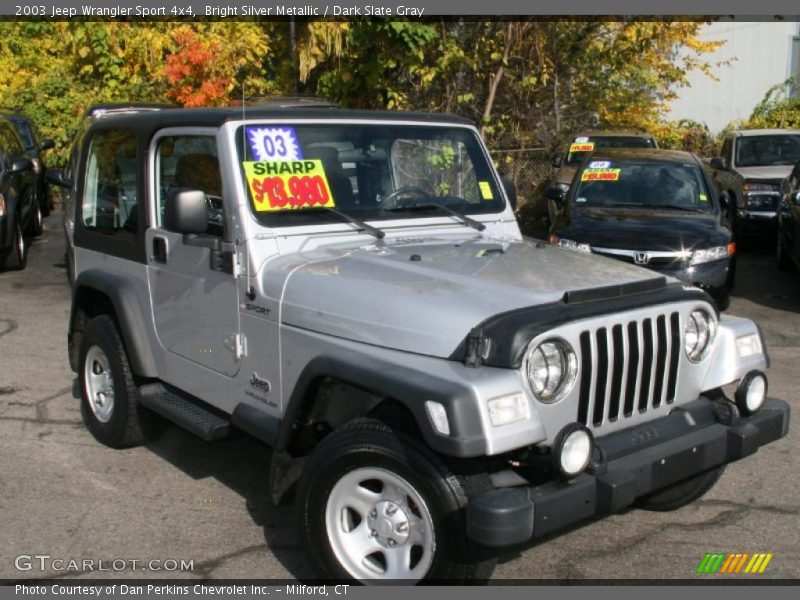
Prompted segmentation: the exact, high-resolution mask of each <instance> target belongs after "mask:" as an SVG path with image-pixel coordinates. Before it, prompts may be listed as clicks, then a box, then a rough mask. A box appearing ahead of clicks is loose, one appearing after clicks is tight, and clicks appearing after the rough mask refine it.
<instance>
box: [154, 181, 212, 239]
mask: <svg viewBox="0 0 800 600" xmlns="http://www.w3.org/2000/svg"><path fill="white" fill-rule="evenodd" d="M164 227H165V228H166V229H168V230H170V231H175V232H177V233H205V232H206V230H207V229H208V208H207V205H206V194H205V192H203V191H201V190H174V191H172V192H170V193H169V194H168V195H167V202H166V204H165V205H164Z"/></svg>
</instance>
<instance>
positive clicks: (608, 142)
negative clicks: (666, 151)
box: [567, 135, 655, 165]
mask: <svg viewBox="0 0 800 600" xmlns="http://www.w3.org/2000/svg"><path fill="white" fill-rule="evenodd" d="M601 148H655V143H654V142H653V140H652V139H651V138H646V137H637V136H624V135H615V136H613V137H596V138H588V137H578V138H575V140H574V141H573V142H572V143H571V144H570V145H569V153H568V154H567V164H568V165H577V164H578V163H580V162H581V161H582V160H583V159H584V158H586V155H587V154H588V153H589V152H592V151H593V150H599V149H601Z"/></svg>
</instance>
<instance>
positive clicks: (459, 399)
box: [265, 351, 486, 458]
mask: <svg viewBox="0 0 800 600" xmlns="http://www.w3.org/2000/svg"><path fill="white" fill-rule="evenodd" d="M326 378H331V379H332V380H334V381H336V382H341V383H343V384H346V385H351V386H353V387H355V388H358V389H360V390H364V391H365V392H366V393H368V394H372V395H374V396H375V397H376V401H375V402H373V403H371V404H368V405H367V406H366V412H364V411H363V410H362V411H358V412H363V413H364V414H357V413H356V412H354V413H353V415H352V418H359V417H363V416H366V415H367V414H369V413H373V414H374V410H375V409H376V408H378V410H380V407H381V406H382V405H385V402H386V401H387V400H390V401H392V402H395V403H398V404H400V405H402V406H403V407H404V408H405V409H407V411H408V412H409V413H410V414H411V415H413V417H414V421H415V422H416V426H417V428H418V429H419V431H420V432H421V433H422V436H423V438H424V440H425V442H426V443H427V444H428V445H429V446H430V447H431V448H433V449H434V450H435V451H437V452H440V453H442V454H446V455H449V456H453V457H463V458H466V457H474V456H481V455H483V454H485V453H486V441H485V439H484V433H483V430H482V426H481V416H480V414H478V404H477V402H476V400H475V398H474V396H473V394H472V392H471V390H470V389H469V387H468V386H467V385H465V384H459V383H456V382H454V381H447V380H443V379H441V378H438V377H436V376H434V375H431V374H430V373H425V372H422V371H417V370H415V369H413V368H409V367H405V366H401V365H397V364H390V363H388V362H384V361H381V360H376V359H375V358H374V357H373V356H368V355H364V354H360V353H358V352H353V351H342V352H340V353H338V354H337V355H336V356H318V357H316V358H314V359H313V360H311V361H310V362H309V363H308V364H307V365H306V367H305V369H304V370H303V372H302V373H301V374H300V377H299V378H298V379H297V382H296V384H295V387H294V390H293V391H292V394H291V396H290V398H289V400H288V402H287V406H286V411H285V413H284V417H283V420H282V422H281V423H280V425H279V427H278V429H277V435H276V437H275V442H274V447H275V449H276V450H278V451H283V450H286V449H287V448H288V447H289V445H290V443H291V441H292V437H293V434H295V432H296V428H295V424H296V423H297V420H298V418H300V417H301V416H302V414H303V411H304V410H310V409H312V408H313V406H312V405H313V403H314V402H315V401H316V400H317V390H318V389H319V386H320V384H321V383H322V382H323V381H324V380H325V379H326ZM427 400H431V401H434V402H439V403H440V404H442V405H443V406H444V407H445V409H446V411H447V415H448V420H449V424H450V435H447V436H445V435H442V434H439V433H437V432H436V431H435V430H434V428H433V426H432V424H431V422H430V419H429V418H428V415H427V412H426V410H425V402H426V401H427ZM362 405H363V403H362ZM265 441H266V440H265Z"/></svg>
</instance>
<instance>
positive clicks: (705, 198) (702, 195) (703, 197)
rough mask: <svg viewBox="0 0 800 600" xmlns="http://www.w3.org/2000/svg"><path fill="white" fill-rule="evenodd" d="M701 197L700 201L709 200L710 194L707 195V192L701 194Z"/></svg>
mask: <svg viewBox="0 0 800 600" xmlns="http://www.w3.org/2000/svg"><path fill="white" fill-rule="evenodd" d="M699 198H700V202H708V196H706V195H705V194H700V196H699Z"/></svg>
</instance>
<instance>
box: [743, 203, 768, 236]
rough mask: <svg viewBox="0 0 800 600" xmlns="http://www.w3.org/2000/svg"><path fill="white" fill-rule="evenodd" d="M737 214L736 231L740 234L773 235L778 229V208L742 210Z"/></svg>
mask: <svg viewBox="0 0 800 600" xmlns="http://www.w3.org/2000/svg"><path fill="white" fill-rule="evenodd" d="M736 216H737V219H736V233H737V234H738V235H739V236H745V237H759V236H771V235H773V234H774V233H775V232H776V231H777V230H778V211H777V210H773V209H767V210H740V211H738V212H737V214H736Z"/></svg>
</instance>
